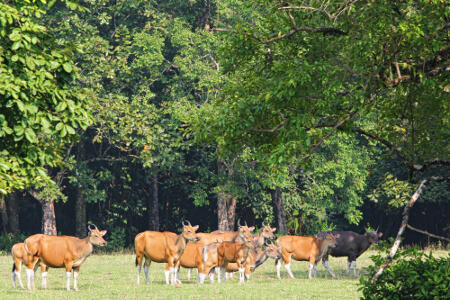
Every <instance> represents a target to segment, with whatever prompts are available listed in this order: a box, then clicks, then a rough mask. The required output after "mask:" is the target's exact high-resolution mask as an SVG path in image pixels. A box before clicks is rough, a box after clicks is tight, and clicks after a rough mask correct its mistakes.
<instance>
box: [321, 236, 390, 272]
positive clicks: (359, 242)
mask: <svg viewBox="0 0 450 300" xmlns="http://www.w3.org/2000/svg"><path fill="white" fill-rule="evenodd" d="M330 233H332V234H339V238H338V239H337V240H336V247H334V248H331V249H329V250H328V252H327V253H325V255H324V256H323V257H322V263H323V265H324V267H325V268H326V269H327V271H328V273H330V275H331V276H332V277H333V278H336V276H335V275H334V274H333V272H332V271H331V269H330V268H329V267H328V255H331V256H334V257H342V256H347V259H348V261H347V275H348V274H349V273H350V265H353V275H354V276H355V277H356V259H357V258H358V257H359V256H360V255H361V254H363V253H364V251H366V250H367V249H368V248H369V247H370V245H371V244H378V243H379V241H378V238H380V237H381V236H382V235H383V234H382V233H381V232H378V229H377V230H376V231H371V232H366V233H365V234H364V235H362V234H358V233H356V232H353V231H327V232H320V233H318V234H316V237H318V238H319V239H323V238H324V237H325V236H326V235H328V234H330Z"/></svg>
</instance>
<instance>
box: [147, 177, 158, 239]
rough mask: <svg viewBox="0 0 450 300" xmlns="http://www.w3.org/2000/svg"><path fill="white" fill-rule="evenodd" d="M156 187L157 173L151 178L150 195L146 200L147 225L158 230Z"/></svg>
mask: <svg viewBox="0 0 450 300" xmlns="http://www.w3.org/2000/svg"><path fill="white" fill-rule="evenodd" d="M158 188H159V186H158V174H155V175H154V176H153V178H152V197H151V198H149V200H148V226H149V227H150V229H151V230H155V231H159V194H158Z"/></svg>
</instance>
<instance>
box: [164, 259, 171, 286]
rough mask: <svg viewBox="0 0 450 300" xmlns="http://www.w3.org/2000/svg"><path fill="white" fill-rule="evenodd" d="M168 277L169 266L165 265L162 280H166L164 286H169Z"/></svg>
mask: <svg viewBox="0 0 450 300" xmlns="http://www.w3.org/2000/svg"><path fill="white" fill-rule="evenodd" d="M169 276H170V268H169V264H167V265H166V268H165V269H164V278H165V279H166V284H170V282H169Z"/></svg>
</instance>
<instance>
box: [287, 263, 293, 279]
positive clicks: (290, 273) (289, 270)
mask: <svg viewBox="0 0 450 300" xmlns="http://www.w3.org/2000/svg"><path fill="white" fill-rule="evenodd" d="M284 267H285V268H286V271H287V272H288V274H289V276H290V277H291V278H295V277H294V274H292V271H291V263H288V264H285V265H284Z"/></svg>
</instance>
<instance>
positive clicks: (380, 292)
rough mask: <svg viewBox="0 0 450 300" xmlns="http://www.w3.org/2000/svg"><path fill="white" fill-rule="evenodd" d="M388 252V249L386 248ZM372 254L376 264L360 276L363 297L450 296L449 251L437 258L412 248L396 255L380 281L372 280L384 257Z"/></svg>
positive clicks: (433, 297) (422, 297) (446, 297)
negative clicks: (445, 255) (446, 254)
mask: <svg viewBox="0 0 450 300" xmlns="http://www.w3.org/2000/svg"><path fill="white" fill-rule="evenodd" d="M385 252H387V251H385ZM385 257H386V256H385V255H383V256H382V255H375V256H372V260H373V261H374V262H375V265H373V266H370V267H369V273H368V274H366V275H364V276H362V277H361V278H360V284H361V287H360V288H359V290H361V291H362V293H363V296H362V299H367V300H368V299H450V290H449V287H448V286H449V282H450V254H449V255H448V256H447V257H441V258H435V257H433V256H432V254H431V252H430V254H428V255H427V254H425V253H423V252H420V251H418V250H417V248H411V249H408V250H404V251H400V250H399V252H398V253H397V254H396V256H395V259H394V261H392V263H391V265H390V266H388V267H387V268H386V269H385V270H384V272H383V274H382V275H381V276H380V277H379V278H378V280H377V281H376V282H375V283H374V284H372V283H371V282H370V280H371V279H372V277H373V275H374V274H375V273H376V271H377V269H378V268H379V267H380V266H381V264H382V263H383V262H384V260H385Z"/></svg>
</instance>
